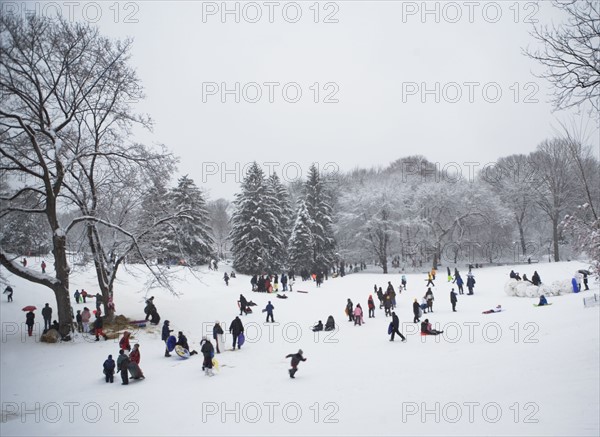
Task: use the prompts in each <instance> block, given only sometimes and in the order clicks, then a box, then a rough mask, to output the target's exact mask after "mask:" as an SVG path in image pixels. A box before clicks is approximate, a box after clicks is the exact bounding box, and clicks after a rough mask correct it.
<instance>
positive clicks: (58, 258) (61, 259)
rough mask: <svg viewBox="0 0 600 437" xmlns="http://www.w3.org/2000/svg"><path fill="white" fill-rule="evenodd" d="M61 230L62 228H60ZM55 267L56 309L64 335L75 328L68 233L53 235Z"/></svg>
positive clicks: (54, 289) (53, 288)
mask: <svg viewBox="0 0 600 437" xmlns="http://www.w3.org/2000/svg"><path fill="white" fill-rule="evenodd" d="M58 230H60V228H59V229H58ZM52 239H53V243H54V244H53V246H54V248H53V250H52V253H53V254H54V268H55V270H56V279H58V283H57V284H56V285H55V286H53V287H52V290H53V291H54V295H55V297H56V307H57V308H56V311H57V313H58V324H59V326H60V332H61V334H63V335H66V334H68V333H69V332H71V331H72V330H73V308H72V307H71V295H70V293H69V273H70V270H71V269H70V267H69V263H68V261H67V251H66V247H67V237H66V235H62V234H61V235H57V234H56V232H55V233H54V235H53V238H52Z"/></svg>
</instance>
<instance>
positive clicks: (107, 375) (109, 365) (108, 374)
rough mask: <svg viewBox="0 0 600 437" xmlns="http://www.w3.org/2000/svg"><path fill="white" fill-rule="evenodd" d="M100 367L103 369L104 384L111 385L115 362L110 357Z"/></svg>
mask: <svg viewBox="0 0 600 437" xmlns="http://www.w3.org/2000/svg"><path fill="white" fill-rule="evenodd" d="M102 367H103V369H104V370H103V371H104V379H105V380H106V382H110V383H111V384H112V383H113V382H114V376H115V360H113V357H112V355H109V356H108V359H106V360H105V361H104V365H103V366H102Z"/></svg>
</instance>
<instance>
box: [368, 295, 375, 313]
mask: <svg viewBox="0 0 600 437" xmlns="http://www.w3.org/2000/svg"><path fill="white" fill-rule="evenodd" d="M367 306H368V307H369V309H370V310H372V309H374V308H375V302H373V298H372V297H371V296H369V300H368V301H367Z"/></svg>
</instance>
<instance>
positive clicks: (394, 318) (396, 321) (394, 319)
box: [392, 314, 400, 329]
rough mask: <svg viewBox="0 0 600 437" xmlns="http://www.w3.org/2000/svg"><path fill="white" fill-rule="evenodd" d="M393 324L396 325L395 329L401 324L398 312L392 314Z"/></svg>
mask: <svg viewBox="0 0 600 437" xmlns="http://www.w3.org/2000/svg"><path fill="white" fill-rule="evenodd" d="M392 326H393V327H394V329H398V327H399V326H400V320H399V319H398V316H397V315H396V314H392Z"/></svg>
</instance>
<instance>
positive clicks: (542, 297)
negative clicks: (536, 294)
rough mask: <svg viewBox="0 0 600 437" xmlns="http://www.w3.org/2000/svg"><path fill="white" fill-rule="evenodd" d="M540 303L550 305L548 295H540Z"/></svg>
mask: <svg viewBox="0 0 600 437" xmlns="http://www.w3.org/2000/svg"><path fill="white" fill-rule="evenodd" d="M538 305H539V306H542V305H548V301H547V300H546V296H540V303H539V304H538Z"/></svg>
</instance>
